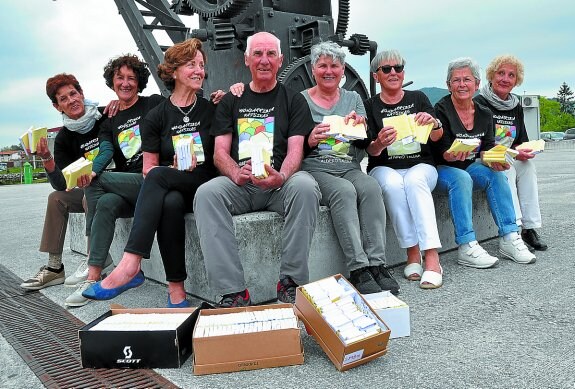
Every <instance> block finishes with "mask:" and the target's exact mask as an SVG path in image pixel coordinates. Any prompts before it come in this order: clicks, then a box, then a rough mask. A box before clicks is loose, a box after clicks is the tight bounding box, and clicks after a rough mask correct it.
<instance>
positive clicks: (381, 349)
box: [295, 274, 390, 371]
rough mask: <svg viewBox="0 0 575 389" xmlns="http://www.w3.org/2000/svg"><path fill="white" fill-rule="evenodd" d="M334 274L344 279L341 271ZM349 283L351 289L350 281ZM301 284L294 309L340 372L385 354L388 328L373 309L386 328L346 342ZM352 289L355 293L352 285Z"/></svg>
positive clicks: (380, 322) (379, 321) (388, 333)
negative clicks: (326, 319) (318, 309)
mask: <svg viewBox="0 0 575 389" xmlns="http://www.w3.org/2000/svg"><path fill="white" fill-rule="evenodd" d="M334 277H335V278H336V280H339V279H340V278H344V277H343V276H342V275H341V274H337V275H335V276H334ZM344 279H345V278H344ZM346 282H347V280H346ZM348 284H349V286H350V287H351V288H353V286H352V285H351V284H350V283H349V282H348ZM304 287H305V285H303V286H300V287H298V288H297V290H296V302H295V307H296V312H297V313H298V316H299V317H300V319H301V320H302V321H303V322H304V324H305V327H306V330H307V332H308V334H310V335H312V336H313V337H314V338H315V340H316V341H317V343H318V344H319V345H320V346H321V348H322V349H323V351H324V352H325V353H326V354H327V356H328V358H329V359H330V360H331V361H332V362H333V364H334V365H335V367H336V368H337V369H338V370H339V371H345V370H349V369H351V368H353V367H356V366H359V365H361V364H364V363H366V362H369V361H371V360H373V359H375V358H378V357H381V356H382V355H385V353H387V342H388V340H389V335H390V331H389V329H388V328H387V326H386V325H385V323H384V322H383V321H382V320H381V318H379V317H378V316H377V314H376V313H375V312H373V310H372V314H373V316H374V317H375V318H376V320H378V323H379V324H380V326H382V327H383V328H385V330H384V331H382V332H380V333H378V334H376V335H372V336H370V337H368V338H365V339H363V340H360V341H357V342H354V343H351V344H348V345H345V344H344V343H343V341H342V340H341V339H340V337H339V336H338V334H337V333H336V332H335V331H334V330H333V328H331V326H330V325H329V324H328V323H327V322H326V321H325V320H324V318H323V317H322V316H321V314H320V313H319V312H318V311H317V310H316V308H315V307H314V306H313V305H312V304H311V303H310V301H309V300H308V299H307V297H306V296H305V295H304V294H303V292H302V288H304ZM353 289H354V290H355V291H356V292H357V290H356V289H355V288H353ZM357 295H358V296H359V298H360V299H362V300H363V302H364V303H365V304H366V306H368V308H370V307H369V305H368V304H367V303H366V302H365V300H364V299H363V298H362V297H361V295H360V294H359V292H357Z"/></svg>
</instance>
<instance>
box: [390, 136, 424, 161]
mask: <svg viewBox="0 0 575 389" xmlns="http://www.w3.org/2000/svg"><path fill="white" fill-rule="evenodd" d="M419 153H421V144H420V143H419V142H411V143H406V144H404V143H403V142H402V141H401V140H396V141H395V142H393V143H392V144H391V145H390V146H389V147H388V148H387V155H389V157H390V158H393V157H404V156H405V155H410V154H419Z"/></svg>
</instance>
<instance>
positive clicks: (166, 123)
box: [141, 96, 217, 175]
mask: <svg viewBox="0 0 575 389" xmlns="http://www.w3.org/2000/svg"><path fill="white" fill-rule="evenodd" d="M191 107H192V106H191V105H190V106H189V107H183V108H182V110H183V111H184V112H188V110H189V109H190V108H191ZM214 111H215V107H214V104H212V103H211V102H209V101H207V100H205V99H203V98H201V97H199V96H198V100H197V102H196V106H195V107H194V109H192V111H191V112H190V113H189V115H188V117H189V121H188V122H187V123H185V122H184V120H183V118H184V115H183V114H182V113H181V112H180V111H179V110H178V109H177V108H176V107H175V106H174V104H172V102H171V101H170V99H165V100H164V101H162V102H161V103H160V104H158V105H157V106H156V107H155V108H153V109H152V110H151V111H150V112H149V113H148V114H147V115H146V117H145V118H144V120H142V122H141V131H142V151H145V152H148V153H156V154H159V159H160V165H161V166H169V165H172V164H173V162H174V153H175V152H174V143H175V142H176V141H177V140H178V139H179V138H183V137H193V138H194V150H195V153H196V157H198V158H200V157H199V156H200V155H201V153H202V150H203V155H204V159H205V160H204V162H203V163H202V164H201V165H200V166H198V167H197V169H207V170H210V171H211V173H213V174H214V175H215V174H216V172H217V171H216V168H215V166H214V138H213V137H212V136H210V126H211V124H212V119H213V117H214Z"/></svg>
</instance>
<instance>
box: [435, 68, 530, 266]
mask: <svg viewBox="0 0 575 389" xmlns="http://www.w3.org/2000/svg"><path fill="white" fill-rule="evenodd" d="M479 81H480V76H479V66H478V65H477V63H476V62H475V61H474V60H472V59H471V58H467V57H466V58H457V59H454V60H453V61H451V62H450V63H449V65H448V67H447V81H446V82H447V88H448V89H449V92H450V94H449V95H447V96H445V97H444V98H442V99H441V100H439V102H438V103H437V104H436V105H435V112H436V113H437V117H438V118H439V119H440V120H441V121H443V124H444V134H443V137H442V139H441V140H440V141H439V142H437V144H436V145H435V146H437V147H436V150H435V152H436V153H437V154H436V161H437V163H438V165H439V166H438V167H437V171H438V174H439V178H438V180H437V190H438V191H439V192H441V193H445V194H447V195H448V196H449V208H450V211H451V220H452V221H453V225H454V228H455V242H456V243H457V244H458V245H459V250H458V263H459V264H460V265H464V266H470V267H474V268H479V269H483V268H489V267H492V266H495V265H496V264H497V262H499V259H498V258H497V257H494V256H491V255H489V254H488V253H487V251H485V250H484V249H483V248H482V247H481V246H480V245H479V243H477V239H476V237H475V231H474V230H473V219H472V211H473V204H472V195H473V191H474V190H482V191H485V194H486V195H487V201H488V203H489V208H490V209H491V214H492V216H493V220H494V221H495V224H496V225H497V227H498V230H499V236H500V238H499V253H500V254H502V255H503V256H504V257H506V258H509V259H511V260H513V261H515V262H517V263H522V264H528V263H534V262H535V255H533V254H532V253H531V252H529V250H528V249H527V247H526V246H525V243H523V240H521V237H520V236H519V235H518V234H517V231H518V227H517V224H516V223H515V210H514V209H513V201H512V197H511V190H510V189H509V184H508V183H507V177H505V174H504V173H503V171H504V170H506V169H509V165H508V164H502V163H499V162H492V163H491V164H490V166H486V165H485V164H483V163H482V159H483V158H484V155H483V153H484V152H485V151H486V150H489V149H491V148H492V147H493V146H494V144H495V142H494V126H493V114H492V112H491V111H490V110H489V109H488V108H486V107H484V106H482V105H479V104H477V103H476V102H475V101H473V95H474V94H475V92H476V91H477V89H478V88H479ZM455 139H467V140H469V139H477V140H479V145H478V146H477V147H476V148H475V149H474V150H472V151H457V152H454V151H451V150H450V149H451V145H452V143H453V141H454V140H455Z"/></svg>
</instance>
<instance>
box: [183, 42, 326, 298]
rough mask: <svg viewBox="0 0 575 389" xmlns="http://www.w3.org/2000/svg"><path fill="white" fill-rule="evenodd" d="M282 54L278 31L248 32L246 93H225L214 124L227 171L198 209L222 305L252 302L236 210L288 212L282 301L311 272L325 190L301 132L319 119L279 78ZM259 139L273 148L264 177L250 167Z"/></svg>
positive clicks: (200, 196)
mask: <svg viewBox="0 0 575 389" xmlns="http://www.w3.org/2000/svg"><path fill="white" fill-rule="evenodd" d="M282 60H283V56H282V54H281V49H280V42H279V40H278V38H276V37H275V36H273V35H272V34H270V33H267V32H260V33H257V34H254V35H253V36H251V37H249V38H248V42H247V48H246V53H245V63H246V66H247V67H248V68H249V69H250V72H251V75H252V81H251V82H250V83H249V84H247V85H245V92H244V93H243V95H242V96H241V97H235V96H233V95H232V94H230V93H228V94H227V95H226V96H224V98H223V99H222V101H221V102H220V104H219V106H218V107H217V109H216V117H215V119H214V122H213V123H212V130H211V134H212V135H214V136H215V137H216V140H215V152H214V163H215V165H216V167H217V168H218V169H219V171H220V173H221V174H222V176H221V177H217V178H215V179H213V180H211V181H209V182H207V183H205V184H204V185H202V186H201V187H200V188H199V189H198V191H197V193H196V197H195V201H194V212H195V215H196V223H197V226H198V233H199V236H200V245H201V248H202V252H203V255H204V263H205V266H206V271H207V275H208V281H209V283H210V286H211V287H212V288H213V289H215V290H216V291H217V292H218V293H219V294H221V295H222V299H221V301H220V302H219V305H220V306H222V307H233V306H245V305H249V304H251V300H250V296H249V292H248V290H247V289H246V285H245V280H244V273H243V268H242V265H241V261H240V258H239V253H238V244H237V241H236V238H235V234H234V225H233V220H232V216H233V215H238V214H243V213H247V212H254V211H259V210H269V211H275V212H277V213H279V214H281V215H282V216H284V217H285V224H284V228H283V236H282V255H281V267H280V272H279V273H280V280H279V282H278V285H277V295H278V299H279V300H280V301H282V302H290V303H294V301H295V288H296V287H297V286H298V285H301V284H304V283H307V282H308V279H309V271H308V264H307V261H308V256H309V249H310V245H311V240H312V237H313V232H314V229H315V222H316V218H317V213H318V209H319V199H320V197H321V194H320V191H319V188H318V186H317V183H316V182H315V180H314V179H313V177H312V176H311V175H309V174H308V173H306V172H302V171H299V168H300V165H301V161H302V158H303V153H304V151H303V150H304V138H305V136H306V135H307V134H308V133H309V132H310V131H311V130H312V129H313V127H314V122H313V120H312V117H311V113H310V111H309V107H308V105H307V103H306V101H305V99H304V97H303V96H302V95H301V94H300V93H297V92H295V91H292V90H289V89H287V88H286V87H285V86H283V85H282V84H279V83H278V82H277V79H276V76H277V72H278V70H279V68H280V67H281V64H282ZM254 144H258V145H259V147H262V149H266V150H267V151H268V152H271V154H272V156H271V161H270V162H271V164H270V165H267V164H266V165H265V174H264V175H265V176H266V177H264V178H256V177H255V176H254V175H253V174H252V161H251V154H250V150H251V147H252V146H253V145H254ZM214 237H217V242H214ZM262 238H263V239H265V237H262Z"/></svg>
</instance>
